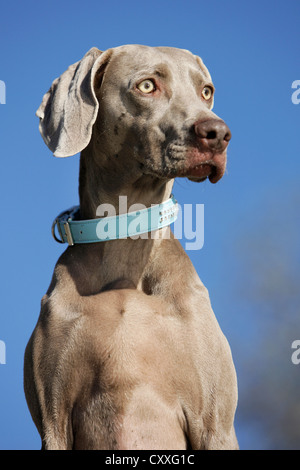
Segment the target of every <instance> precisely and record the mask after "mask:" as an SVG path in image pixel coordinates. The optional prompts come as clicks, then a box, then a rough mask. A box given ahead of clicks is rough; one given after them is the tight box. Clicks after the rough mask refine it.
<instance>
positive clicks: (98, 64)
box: [36, 47, 112, 157]
mask: <svg viewBox="0 0 300 470" xmlns="http://www.w3.org/2000/svg"><path fill="white" fill-rule="evenodd" d="M111 53H112V50H111V49H108V50H107V51H105V52H101V51H99V49H97V48H96V47H93V48H92V49H90V50H89V51H88V52H87V53H86V54H85V56H84V57H83V58H82V59H81V60H80V61H79V62H76V63H75V64H73V65H70V67H69V68H68V70H66V71H65V72H64V73H63V74H62V75H61V76H60V77H58V78H57V79H56V80H54V82H53V83H52V85H51V88H50V90H49V91H48V92H47V93H46V94H45V95H44V97H43V100H42V103H41V105H40V107H39V109H38V110H37V112H36V115H37V116H38V117H39V118H40V125H39V129H40V133H41V135H42V137H43V139H44V141H45V143H46V145H47V146H48V147H49V149H50V150H51V151H52V152H53V154H54V156H55V157H69V156H71V155H75V154H76V153H78V152H81V150H83V149H84V148H85V147H86V146H87V145H88V144H89V142H90V139H91V136H92V128H93V124H94V123H95V121H96V118H97V113H98V108H99V103H98V100H97V98H96V95H95V91H94V81H95V77H96V74H97V72H98V71H99V70H102V71H103V68H104V67H103V66H104V65H105V63H107V62H108V60H109V58H110V56H111ZM96 80H97V77H96Z"/></svg>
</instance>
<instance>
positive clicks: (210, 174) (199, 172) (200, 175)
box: [186, 163, 217, 183]
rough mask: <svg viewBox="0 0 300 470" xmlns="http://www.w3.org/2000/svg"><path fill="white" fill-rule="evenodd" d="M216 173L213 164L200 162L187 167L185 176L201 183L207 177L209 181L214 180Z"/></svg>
mask: <svg viewBox="0 0 300 470" xmlns="http://www.w3.org/2000/svg"><path fill="white" fill-rule="evenodd" d="M216 173H217V168H216V167H215V166H214V165H212V164H210V163H200V164H199V165H196V166H195V167H194V168H191V169H189V171H188V173H187V175H186V176H187V178H188V179H189V180H190V181H194V182H196V183H201V182H202V181H205V180H206V179H207V178H208V179H209V181H210V182H214V180H215V177H216Z"/></svg>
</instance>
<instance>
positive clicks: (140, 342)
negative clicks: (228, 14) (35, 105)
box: [24, 45, 238, 450]
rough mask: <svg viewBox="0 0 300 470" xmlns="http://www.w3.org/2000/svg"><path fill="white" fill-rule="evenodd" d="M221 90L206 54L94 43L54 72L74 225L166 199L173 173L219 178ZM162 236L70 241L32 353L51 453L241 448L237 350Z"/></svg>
mask: <svg viewBox="0 0 300 470" xmlns="http://www.w3.org/2000/svg"><path fill="white" fill-rule="evenodd" d="M213 94H214V87H213V85H212V81H211V77H210V74H209V72H208V70H207V68H206V67H205V65H204V64H203V62H202V60H201V59H200V58H199V57H197V56H195V55H193V54H192V53H191V52H189V51H186V50H181V49H176V48H169V47H147V46H141V45H126V46H120V47H116V48H112V49H109V50H106V51H105V52H101V51H100V50H98V49H97V48H92V49H91V50H89V51H88V52H87V53H86V55H85V56H84V57H83V58H82V59H81V60H80V61H79V62H77V63H76V64H73V65H71V66H70V67H69V68H68V69H67V71H66V72H64V73H63V74H62V75H61V76H60V77H59V78H57V79H56V80H55V81H54V82H53V84H52V86H51V88H50V90H49V91H48V93H46V94H45V96H44V98H43V101H42V104H41V106H40V107H39V109H38V111H37V116H38V117H39V118H40V131H41V134H42V137H43V139H44V141H45V142H46V144H47V145H48V147H49V148H50V150H51V151H52V152H53V153H54V155H55V156H57V157H67V156H71V155H74V154H76V153H78V152H81V156H80V177H79V197H80V213H79V216H78V217H79V220H80V221H86V220H88V221H91V220H92V221H93V222H95V219H97V220H98V221H99V220H100V219H99V217H98V218H97V215H96V214H97V208H98V207H99V206H100V205H101V204H111V205H112V206H114V207H115V208H116V211H117V212H116V215H117V216H118V215H120V214H119V212H118V201H119V199H118V198H119V196H120V195H123V196H124V195H125V196H127V198H128V202H127V204H128V206H130V205H132V204H135V203H139V204H143V205H144V206H145V207H146V208H149V207H150V206H151V207H156V206H159V205H161V204H164V202H165V201H167V200H169V198H170V194H171V189H172V185H173V181H174V178H175V177H187V178H189V179H191V180H192V181H196V182H201V181H203V180H205V179H206V178H208V179H209V180H210V181H211V182H212V183H216V182H217V181H218V180H219V179H220V178H221V177H222V176H223V174H224V171H225V167H226V148H227V145H228V142H229V140H230V137H231V134H230V131H229V129H228V127H227V125H226V124H225V123H224V121H223V120H221V119H220V118H219V117H218V116H217V115H216V114H214V113H213V112H212V111H211V108H212V106H213ZM159 207H160V206H159ZM129 212H130V211H129ZM106 215H107V214H106ZM102 220H103V217H102ZM67 225H68V224H67ZM68 227H69V225H68ZM66 231H67V228H66ZM159 232H161V233H162V236H156V237H155V236H154V237H152V236H147V237H146V236H140V237H139V236H137V237H123V238H118V237H117V238H116V239H113V240H111V239H107V240H104V241H101V242H100V243H99V242H97V241H94V242H92V243H74V240H73V239H72V241H73V243H70V240H69V237H68V236H67V239H68V241H69V244H70V245H71V246H68V247H67V249H66V251H65V252H64V253H63V254H62V255H61V257H60V258H59V260H58V262H57V264H56V267H55V270H54V275H53V278H52V281H51V284H50V287H49V289H48V291H47V293H46V295H45V296H44V297H43V298H42V302H41V304H42V306H41V313H40V317H39V319H38V322H37V325H36V327H35V330H34V332H33V334H32V336H31V338H30V340H29V343H28V345H27V348H26V352H25V364H24V387H25V394H26V399H27V402H28V406H29V409H30V412H31V415H32V418H33V420H34V423H35V425H36V426H37V429H38V431H39V433H40V436H41V439H42V449H104V450H107V449H109V450H115V449H119V450H125V449H127V450H128V449H129V450H135V449H142V450H143V449H144V450H145V449H148V450H149V449H150V450H162V449H163V450H166V449H167V450H172V449H173V450H174V449H175V450H181V449H199V450H200V449H238V443H237V439H236V435H235V430H234V415H235V410H236V404H237V381H236V373H235V368H234V365H233V361H232V356H231V351H230V347H229V345H228V343H227V340H226V339H225V337H224V335H223V333H222V332H221V330H220V327H219V325H218V322H217V320H216V318H215V316H214V313H213V311H212V308H211V304H210V299H209V295H208V292H207V289H206V288H205V287H204V285H203V284H202V282H201V281H200V279H199V277H198V275H197V273H196V271H195V269H194V267H193V265H192V263H191V261H190V259H189V258H188V256H187V254H186V253H185V251H184V250H183V248H182V246H181V244H180V243H179V241H178V240H176V239H175V237H174V236H173V234H172V233H171V230H170V227H169V226H168V225H166V226H165V227H164V228H163V229H158V230H156V233H159ZM57 233H58V232H57V230H56V234H57ZM67 235H68V234H67ZM57 238H58V235H57ZM72 245H73V246H72Z"/></svg>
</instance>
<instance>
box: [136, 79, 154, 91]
mask: <svg viewBox="0 0 300 470" xmlns="http://www.w3.org/2000/svg"><path fill="white" fill-rule="evenodd" d="M137 87H138V89H139V90H140V91H141V92H142V93H145V94H148V93H152V92H153V91H155V90H156V88H155V84H154V82H153V81H152V80H150V79H147V80H143V81H142V82H141V83H139V84H138V86H137Z"/></svg>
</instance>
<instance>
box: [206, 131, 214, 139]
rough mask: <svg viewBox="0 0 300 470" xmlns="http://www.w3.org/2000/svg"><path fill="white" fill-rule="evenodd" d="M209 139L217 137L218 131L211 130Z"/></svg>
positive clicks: (208, 134) (208, 135) (207, 136)
mask: <svg viewBox="0 0 300 470" xmlns="http://www.w3.org/2000/svg"><path fill="white" fill-rule="evenodd" d="M206 138H207V139H216V138H217V133H216V131H209V132H208V133H207V135H206Z"/></svg>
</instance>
